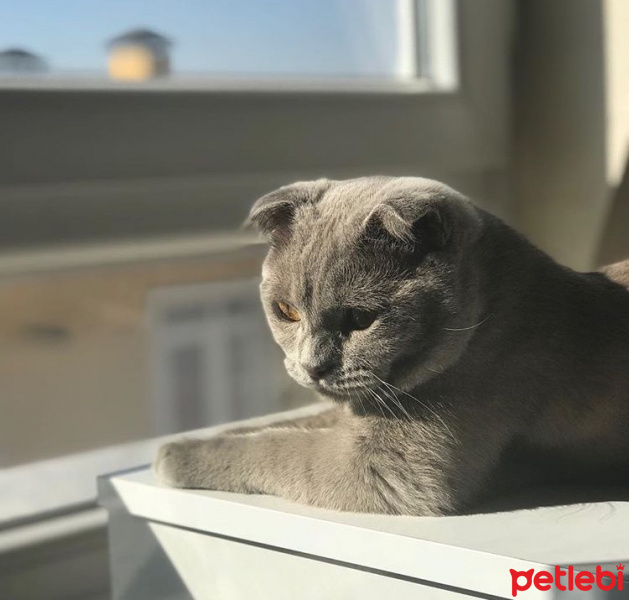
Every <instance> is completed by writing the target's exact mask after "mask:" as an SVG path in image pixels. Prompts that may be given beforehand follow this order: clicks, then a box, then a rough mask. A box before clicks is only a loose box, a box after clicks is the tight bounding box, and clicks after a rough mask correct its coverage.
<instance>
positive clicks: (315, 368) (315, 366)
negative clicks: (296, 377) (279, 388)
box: [301, 360, 336, 381]
mask: <svg viewBox="0 0 629 600" xmlns="http://www.w3.org/2000/svg"><path fill="white" fill-rule="evenodd" d="M301 366H302V367H303V368H304V371H306V373H308V375H310V377H311V379H314V380H315V381H317V380H319V379H322V378H323V377H325V376H326V375H329V374H330V373H331V372H332V371H333V370H334V367H335V366H336V365H335V363H334V361H331V360H327V361H322V362H313V363H302V365H301Z"/></svg>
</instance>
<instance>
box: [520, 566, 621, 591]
mask: <svg viewBox="0 0 629 600" xmlns="http://www.w3.org/2000/svg"><path fill="white" fill-rule="evenodd" d="M624 570H625V565H616V573H613V572H612V571H604V570H603V568H602V567H601V566H600V565H597V567H596V573H590V572H589V571H577V572H576V574H575V569H574V567H573V566H569V567H568V568H567V569H562V568H561V567H560V566H555V569H554V571H553V572H551V571H537V572H536V571H535V569H529V570H528V571H516V570H515V569H509V572H510V573H511V595H512V596H513V597H514V598H515V597H516V596H517V595H518V592H525V591H526V590H528V589H529V588H530V587H531V586H533V587H534V588H535V589H536V590H540V591H543V592H545V591H548V590H549V589H550V588H551V587H553V586H554V587H555V588H556V589H558V590H560V591H562V592H564V591H566V590H569V591H572V590H581V591H583V592H586V591H588V590H591V589H592V587H594V586H596V587H597V588H598V589H599V590H603V591H604V592H608V591H610V590H613V589H614V588H616V589H618V590H619V591H620V590H622V589H623V578H622V576H623V571H624Z"/></svg>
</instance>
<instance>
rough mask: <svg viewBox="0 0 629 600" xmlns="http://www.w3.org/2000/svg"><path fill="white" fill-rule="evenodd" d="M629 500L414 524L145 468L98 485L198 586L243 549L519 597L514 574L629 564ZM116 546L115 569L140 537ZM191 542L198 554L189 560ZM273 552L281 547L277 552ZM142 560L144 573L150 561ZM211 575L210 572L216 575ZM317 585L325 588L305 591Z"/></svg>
mask: <svg viewBox="0 0 629 600" xmlns="http://www.w3.org/2000/svg"><path fill="white" fill-rule="evenodd" d="M204 433H207V431H206V432H204ZM625 499H626V498H625V497H623V501H612V502H609V501H608V502H591V503H585V504H577V505H575V504H572V505H569V506H565V505H564V506H548V507H542V508H536V509H534V510H515V511H504V512H500V511H499V510H497V511H496V512H487V513H485V514H474V515H466V516H458V517H445V518H413V517H390V516H379V515H364V514H352V513H340V512H334V511H327V510H322V509H316V508H311V507H306V506H303V505H299V504H295V503H291V502H288V501H285V500H282V499H280V498H275V497H270V496H256V495H250V496H249V495H240V494H229V493H221V492H204V491H194V490H180V489H171V488H166V487H162V486H160V485H159V484H158V483H157V482H156V480H155V478H154V475H153V473H152V472H151V470H150V469H147V468H140V469H138V470H135V471H133V472H127V473H122V474H118V475H115V474H114V475H112V476H110V477H108V478H102V479H101V487H100V502H101V504H102V505H103V506H105V507H106V508H108V510H109V511H110V524H112V523H114V524H113V525H112V526H113V527H116V525H115V522H116V519H119V518H122V517H121V515H122V514H124V515H127V518H128V515H129V514H130V515H132V516H133V517H136V518H137V519H136V522H140V521H141V522H143V523H144V524H145V526H147V527H148V529H149V530H150V531H151V535H152V536H153V538H152V539H153V540H154V541H153V543H154V544H155V548H161V550H159V552H162V551H163V552H164V555H165V556H166V557H167V561H169V562H170V564H171V565H174V566H175V567H176V569H177V571H178V573H179V575H180V576H181V578H182V580H183V581H185V582H189V581H195V580H197V579H198V577H199V573H198V572H196V571H195V569H197V570H198V569H202V568H209V567H208V565H209V564H212V562H213V559H214V558H213V557H214V553H216V552H217V545H220V544H223V545H225V544H230V548H231V549H230V550H229V552H227V553H226V554H222V551H221V555H220V557H219V558H220V559H221V560H222V561H223V562H222V563H221V564H222V567H221V568H222V569H223V573H225V571H224V570H225V569H230V570H231V573H233V575H232V576H230V573H227V574H225V575H224V577H227V578H228V579H230V582H235V581H237V580H238V575H239V574H241V573H242V572H243V571H242V569H243V568H246V567H243V566H241V565H240V564H239V560H240V559H239V553H240V552H243V553H244V552H253V550H244V549H243V545H244V546H245V547H251V546H255V547H257V548H258V550H257V552H258V554H259V553H260V552H262V551H264V552H266V553H267V555H266V558H265V561H267V560H268V561H271V562H270V563H269V564H267V567H269V565H271V566H273V564H272V563H273V561H274V560H278V561H279V560H280V558H274V557H276V556H277V555H286V554H289V555H293V556H297V557H300V558H301V559H304V558H306V559H314V560H315V561H318V562H319V563H320V562H321V561H323V562H324V563H328V564H334V565H335V566H336V567H343V568H342V569H340V571H341V572H342V571H344V570H346V568H349V569H350V570H354V571H355V570H356V569H358V570H360V571H368V572H370V573H371V574H372V575H377V576H378V577H385V578H391V579H397V580H399V579H400V578H406V579H407V580H408V581H411V582H415V583H416V584H417V585H422V586H423V585H429V586H432V587H433V588H434V587H439V588H441V589H444V588H445V589H449V590H450V591H454V592H458V593H469V592H473V593H474V595H478V594H490V595H494V596H500V597H511V578H510V576H509V569H517V570H526V569H530V568H535V569H548V570H552V569H553V568H554V565H555V564H559V565H574V566H575V568H576V569H577V570H578V569H579V568H580V569H589V568H591V567H592V565H597V564H601V565H612V563H613V564H614V565H615V564H616V563H617V562H623V563H624V562H626V561H627V560H629V548H628V547H627V541H626V532H627V527H628V526H629V502H627V501H624V500H625ZM138 520H139V521H138ZM177 532H179V533H177ZM184 538H185V539H187V540H188V542H186V543H185V544H184V543H183V541H182V540H183V539H184ZM112 539H113V543H112V552H113V557H112V559H113V564H116V559H117V556H116V554H117V553H121V555H122V554H124V555H126V553H127V552H129V546H127V544H130V543H131V542H130V541H129V540H125V541H124V543H122V544H121V543H120V538H116V537H115V536H114V538H112ZM221 540H222V541H221ZM219 542H220V543H219ZM188 543H191V544H193V545H194V546H195V547H196V550H195V551H194V552H192V551H190V553H189V554H186V552H187V550H185V548H187V547H188V546H187V544H188ZM182 544H183V545H182ZM125 548H126V551H125ZM155 548H154V549H153V550H152V551H151V556H152V557H153V558H154V557H155V552H158V550H156V549H155ZM270 550H275V551H279V552H273V553H271V554H270V555H269V554H268V551H270ZM226 556H227V558H225V557H226ZM138 560H139V564H138V565H137V566H138V568H139V567H140V563H141V561H142V557H138ZM225 561H227V562H225ZM230 561H233V562H230ZM303 562H304V561H303V560H302V563H303ZM302 563H300V564H302ZM203 565H205V566H203ZM275 566H276V567H277V568H278V569H279V568H280V565H279V564H278V565H275ZM125 568H126V567H125ZM317 568H320V567H317ZM321 568H322V567H321ZM134 569H135V567H134ZM613 570H614V572H615V566H614V567H613ZM135 572H136V573H145V571H143V570H139V571H138V570H136V571H135ZM144 576H145V577H146V576H147V575H146V573H145V575H144ZM211 577H212V575H211V573H206V576H205V578H206V580H207V579H208V578H211ZM341 578H342V577H341ZM115 579H116V572H115V569H114V583H115ZM310 583H313V584H315V583H316V582H304V583H303V584H302V585H308V584H310ZM234 585H236V586H237V585H238V584H234ZM243 585H244V583H243ZM278 585H283V583H278ZM188 587H190V586H188ZM278 589H279V588H278ZM189 591H192V590H189ZM195 597H196V596H195ZM237 597H240V596H237ZM330 597H332V596H330ZM334 597H336V596H334Z"/></svg>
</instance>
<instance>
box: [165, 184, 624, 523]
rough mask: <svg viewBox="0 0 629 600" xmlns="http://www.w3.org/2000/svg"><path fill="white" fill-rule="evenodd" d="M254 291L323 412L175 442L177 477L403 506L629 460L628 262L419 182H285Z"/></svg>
mask: <svg viewBox="0 0 629 600" xmlns="http://www.w3.org/2000/svg"><path fill="white" fill-rule="evenodd" d="M250 220H251V222H252V223H253V224H254V225H255V226H257V227H258V228H259V230H261V231H262V232H263V233H264V234H265V235H266V236H267V238H268V239H269V242H270V250H269V253H268V256H267V258H266V261H265V263H264V267H263V281H262V285H261V293H262V301H263V303H264V308H265V311H266V314H267V316H268V321H269V324H270V326H271V329H272V331H273V335H274V337H275V340H276V341H277V343H278V344H279V345H280V346H281V347H282V349H283V350H284V352H285V355H286V359H285V365H286V369H287V370H288V372H289V373H290V375H291V376H292V377H293V378H294V379H295V380H296V381H297V382H299V383H300V384H302V385H304V386H307V387H310V388H313V389H315V390H316V391H318V392H319V393H320V394H322V395H323V396H325V397H327V398H329V399H332V400H333V401H334V402H333V405H332V408H330V409H329V410H328V411H326V412H323V413H322V414H320V415H317V416H314V417H311V418H306V419H301V420H299V421H295V422H288V423H283V424H282V426H281V427H268V428H263V429H260V430H254V431H241V432H235V433H228V434H224V435H220V436H218V437H215V438H211V439H205V440H185V441H180V442H174V443H170V444H167V445H165V446H163V447H162V448H161V450H160V452H159V456H158V458H157V461H156V471H157V473H158V476H159V477H160V479H161V480H162V481H163V482H165V483H167V484H170V485H173V486H177V487H190V488H208V489H214V490H227V491H233V492H244V493H263V494H275V495H278V496H282V497H284V498H288V499H291V500H295V501H298V502H304V503H307V504H312V505H316V506H321V507H326V508H331V509H338V510H346V511H361V512H375V513H389V514H407V515H444V514H452V513H457V512H461V511H463V510H466V509H467V508H469V507H470V506H472V505H473V504H474V503H476V502H478V501H479V500H481V499H482V498H483V497H484V496H486V495H487V494H495V493H497V491H498V490H500V489H508V488H509V486H510V485H511V483H512V482H515V481H517V482H524V481H529V480H530V479H536V480H539V479H540V478H544V477H549V478H551V479H554V480H555V479H556V478H557V477H560V476H561V477H570V476H573V475H578V476H579V477H580V478H581V479H584V478H589V479H593V478H603V477H604V476H605V475H608V474H610V473H611V474H620V473H623V472H624V473H627V472H628V471H627V467H628V465H629V435H628V426H629V291H628V290H629V261H625V262H624V263H619V264H618V265H615V266H612V267H610V268H608V269H607V270H605V271H604V272H601V273H577V272H574V271H572V270H570V269H568V268H565V267H562V266H560V265H558V264H556V263H555V262H554V261H553V260H552V259H550V258H549V257H548V256H547V255H545V254H544V253H542V252H541V251H540V250H538V249H536V248H535V247H533V246H532V245H531V244H530V243H528V242H527V241H526V240H525V239H523V238H522V237H521V236H520V235H519V234H517V233H516V232H515V231H513V230H512V229H511V228H509V227H508V226H506V225H505V224H504V223H502V222H501V221H500V220H498V219H497V218H496V217H494V216H492V215H490V214H488V213H486V212H484V211H483V210H481V209H479V208H477V207H475V206H474V205H473V204H472V203H470V202H469V201H468V200H467V199H465V198H464V197H463V196H461V195H460V194H459V193H457V192H455V191H454V190H452V189H450V188H449V187H447V186H445V185H443V184H441V183H438V182H436V181H430V180H426V179H417V178H386V177H370V178H364V179H355V180H350V181H328V180H319V181H312V182H303V183H296V184H293V185H290V186H287V187H283V188H281V189H279V190H277V191H275V192H272V193H271V194H268V195H267V196H264V197H263V198H261V199H260V200H258V201H257V202H256V204H255V205H254V207H253V208H252V211H251V214H250Z"/></svg>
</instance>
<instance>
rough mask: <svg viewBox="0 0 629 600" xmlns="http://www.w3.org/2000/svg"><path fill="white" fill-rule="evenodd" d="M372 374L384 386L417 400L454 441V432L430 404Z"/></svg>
mask: <svg viewBox="0 0 629 600" xmlns="http://www.w3.org/2000/svg"><path fill="white" fill-rule="evenodd" d="M372 375H373V376H374V377H375V378H376V379H378V380H379V381H381V382H382V383H384V384H385V385H386V386H388V387H390V388H392V389H394V390H397V391H398V392H400V393H402V394H404V395H405V396H408V397H409V398H411V400H415V402H417V403H418V404H419V405H420V406H422V407H424V408H425V409H426V410H427V411H428V412H430V413H431V414H432V415H433V416H434V417H435V418H436V419H438V420H439V422H440V423H441V424H442V425H443V427H444V429H445V430H446V431H447V432H448V435H449V436H450V437H451V438H452V440H453V441H455V442H456V437H455V436H454V434H453V433H452V431H451V430H450V428H449V427H448V424H447V423H446V422H445V421H444V419H443V417H442V416H441V415H440V414H439V413H438V412H436V411H435V410H434V409H433V408H431V407H430V406H428V405H427V404H426V403H425V402H422V401H421V400H420V399H419V398H416V397H415V396H412V395H411V394H409V393H408V392H405V391H404V390H401V389H400V388H399V387H396V386H395V385H393V384H391V383H387V382H386V381H384V380H383V379H380V377H378V376H377V375H376V374H375V373H372Z"/></svg>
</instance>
